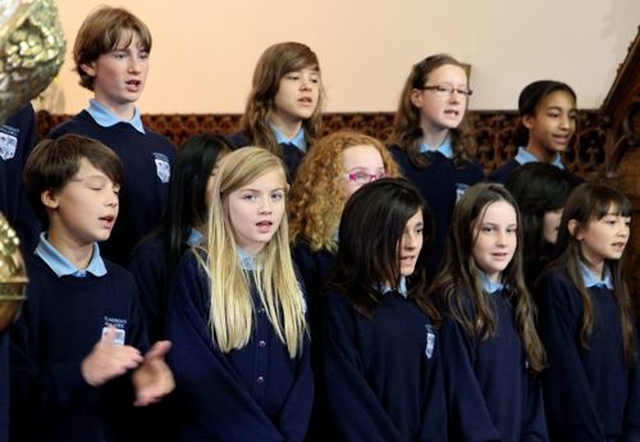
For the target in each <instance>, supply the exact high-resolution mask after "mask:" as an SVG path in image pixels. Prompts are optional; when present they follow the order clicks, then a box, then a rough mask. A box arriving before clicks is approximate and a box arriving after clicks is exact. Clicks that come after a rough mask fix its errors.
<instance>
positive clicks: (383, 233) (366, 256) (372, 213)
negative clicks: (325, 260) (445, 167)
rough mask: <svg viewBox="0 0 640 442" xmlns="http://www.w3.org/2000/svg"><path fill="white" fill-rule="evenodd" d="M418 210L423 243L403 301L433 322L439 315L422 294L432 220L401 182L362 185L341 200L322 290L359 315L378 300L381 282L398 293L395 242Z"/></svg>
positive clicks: (406, 183) (413, 190) (409, 187)
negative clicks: (342, 299) (335, 245)
mask: <svg viewBox="0 0 640 442" xmlns="http://www.w3.org/2000/svg"><path fill="white" fill-rule="evenodd" d="M417 211H422V216H423V220H424V230H423V238H424V241H425V244H423V247H422V249H421V251H420V254H419V256H418V262H417V264H416V268H415V271H414V273H413V274H412V275H411V276H410V277H408V278H407V287H408V288H409V292H408V297H409V298H410V299H414V300H415V301H416V303H417V304H418V305H419V306H420V308H421V309H422V310H423V311H424V312H425V313H426V314H427V315H428V316H429V317H430V318H431V319H432V320H433V321H434V322H435V323H436V324H438V323H439V320H440V315H439V313H438V311H437V310H436V308H435V307H434V304H433V302H432V301H431V299H430V298H428V297H427V296H426V291H427V290H426V276H425V269H426V262H427V256H428V250H427V249H428V247H426V246H427V245H428V241H429V240H430V239H431V236H432V235H431V231H432V222H431V217H430V214H429V209H428V208H427V205H426V203H425V202H424V199H423V198H422V196H421V194H420V191H418V190H417V189H416V188H415V187H414V186H413V184H411V183H410V182H409V181H407V180H406V179H404V178H382V179H379V180H377V181H374V182H371V183H369V184H365V185H364V186H362V187H361V188H360V189H358V190H357V191H356V192H355V193H354V194H353V195H351V197H350V198H349V200H348V201H347V203H346V205H345V208H344V211H343V213H342V218H341V220H340V230H339V235H340V246H339V247H338V253H337V255H336V260H335V262H334V265H333V267H332V269H331V272H330V276H329V282H328V287H329V288H330V289H333V290H335V291H337V292H339V293H341V294H342V295H344V296H345V297H347V298H348V299H349V301H350V302H351V303H352V304H353V305H354V306H355V308H356V310H358V311H359V312H360V313H362V314H363V315H365V316H369V315H371V314H372V312H373V310H374V309H375V307H376V306H377V304H378V303H379V302H380V299H381V296H382V293H380V290H379V288H380V287H381V284H390V285H391V286H392V287H391V288H393V289H398V284H399V282H400V276H401V274H400V266H399V263H398V244H399V243H400V241H401V239H402V235H403V232H404V228H405V225H406V224H407V221H409V219H410V218H411V217H412V216H414V215H415V214H416V212H417Z"/></svg>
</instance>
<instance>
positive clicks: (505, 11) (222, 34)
mask: <svg viewBox="0 0 640 442" xmlns="http://www.w3.org/2000/svg"><path fill="white" fill-rule="evenodd" d="M102 3H106V4H111V5H113V6H125V7H127V8H128V9H130V10H131V11H132V12H134V13H135V14H136V15H138V16H139V17H140V18H142V19H143V20H144V21H145V22H146V23H147V24H148V25H149V27H150V29H151V32H152V34H153V36H154V44H153V50H152V57H151V63H152V64H151V71H150V75H149V79H148V82H147V87H146V89H145V93H144V94H143V98H142V99H141V101H140V107H141V109H142V111H143V112H144V113H174V112H179V113H192V112H193V113H208V112H211V113H227V112H230V113H239V112H242V110H243V108H244V101H245V98H246V95H247V92H248V89H249V86H250V79H251V74H252V71H253V67H254V64H255V62H256V60H257V59H258V57H259V55H260V53H261V52H262V50H263V49H264V48H265V47H267V46H268V45H270V44H272V43H276V42H279V41H285V40H296V41H301V42H304V43H307V44H308V45H309V46H311V47H312V48H313V49H314V50H315V51H316V53H317V54H318V56H319V58H320V62H321V65H322V70H323V78H324V81H325V85H326V88H327V95H328V102H327V106H326V107H325V110H326V111H329V112H351V111H393V110H394V109H395V107H396V102H397V97H398V94H399V92H400V89H401V87H402V84H403V83H404V80H405V78H406V76H407V74H408V72H409V69H410V67H411V65H412V64H413V63H415V62H417V61H419V60H420V59H422V58H424V57H425V56H427V55H429V54H432V53H435V52H449V53H451V54H452V55H454V56H456V57H457V58H459V59H460V60H462V61H465V62H468V63H470V64H471V65H472V73H471V86H472V88H473V89H474V91H475V92H474V95H473V97H472V99H471V101H470V106H471V108H472V109H493V110H498V109H514V108H515V107H516V103H517V97H518V94H519V92H520V90H521V89H522V87H523V86H524V85H526V84H527V83H528V82H530V81H533V80H537V79H541V78H553V79H558V80H562V81H566V82H567V83H569V84H570V85H572V86H573V87H574V89H575V90H576V93H577V94H578V105H579V106H580V107H582V108H596V107H598V106H600V104H601V103H602V101H603V100H604V98H605V96H606V94H607V92H608V90H609V87H610V86H611V83H612V81H613V79H614V77H615V73H616V69H617V67H618V65H619V64H620V63H621V62H622V61H623V60H624V57H625V56H626V54H627V50H628V47H629V44H630V43H631V41H632V40H633V38H634V37H635V35H636V33H637V31H638V25H639V24H640V1H638V0H536V1H525V0H439V1H435V0H393V1H389V0H386V1H382V0H316V1H294V0H224V1H221V0H177V1H171V2H170V1H166V0H128V1H121V2H114V1H109V0H105V1H102V2H99V1H94V0H82V1H78V0H57V1H56V4H57V7H58V12H59V15H60V18H61V21H62V23H63V27H64V29H65V32H66V34H67V38H68V43H67V51H68V53H69V54H70V53H71V50H72V47H73V41H74V37H75V33H76V31H77V29H78V27H79V26H80V23H81V22H82V20H83V18H84V16H85V15H86V14H87V13H88V12H89V11H90V10H91V9H93V8H94V7H95V6H97V5H98V4H102ZM70 59H71V57H70V55H69V56H68V59H67V62H66V63H65V64H64V65H63V67H62V70H61V72H60V74H59V76H58V78H57V79H56V80H55V82H54V83H53V84H52V86H51V88H50V89H49V90H48V91H47V93H46V95H45V96H44V97H43V98H42V99H41V100H40V103H41V105H42V107H46V108H48V109H49V110H51V111H53V112H55V113H75V112H77V111H78V110H79V109H81V108H83V107H85V106H86V102H87V99H88V98H89V97H90V94H89V93H88V91H85V90H84V89H82V88H80V86H78V85H77V75H76V74H75V73H73V72H72V68H73V66H72V64H71V63H70V62H69V60H70Z"/></svg>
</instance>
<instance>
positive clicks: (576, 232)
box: [567, 219, 582, 241]
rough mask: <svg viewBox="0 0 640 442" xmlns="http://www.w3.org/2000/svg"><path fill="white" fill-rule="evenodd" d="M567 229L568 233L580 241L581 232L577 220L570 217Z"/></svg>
mask: <svg viewBox="0 0 640 442" xmlns="http://www.w3.org/2000/svg"><path fill="white" fill-rule="evenodd" d="M567 230H569V233H570V234H571V236H573V237H574V238H575V239H577V240H578V241H582V233H580V223H579V222H578V220H575V219H570V220H569V222H568V223H567Z"/></svg>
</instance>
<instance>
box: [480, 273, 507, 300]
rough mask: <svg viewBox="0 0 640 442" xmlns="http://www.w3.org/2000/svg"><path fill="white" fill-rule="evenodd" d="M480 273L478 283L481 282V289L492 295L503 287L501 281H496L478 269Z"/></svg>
mask: <svg viewBox="0 0 640 442" xmlns="http://www.w3.org/2000/svg"><path fill="white" fill-rule="evenodd" d="M479 273H480V283H481V284H482V289H483V290H484V291H485V292H487V293H488V294H490V295H493V294H494V293H496V292H499V291H500V290H502V289H504V284H503V283H501V282H496V281H493V280H491V279H489V277H488V276H487V274H486V273H485V272H483V271H479Z"/></svg>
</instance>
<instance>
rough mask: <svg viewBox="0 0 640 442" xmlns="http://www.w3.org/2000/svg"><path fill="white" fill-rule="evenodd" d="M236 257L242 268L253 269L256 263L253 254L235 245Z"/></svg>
mask: <svg viewBox="0 0 640 442" xmlns="http://www.w3.org/2000/svg"><path fill="white" fill-rule="evenodd" d="M237 251H238V258H239V259H240V265H241V266H242V268H243V269H244V270H255V269H256V263H255V260H254V259H253V256H251V255H249V254H248V253H247V252H245V251H244V249H242V248H240V247H237Z"/></svg>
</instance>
